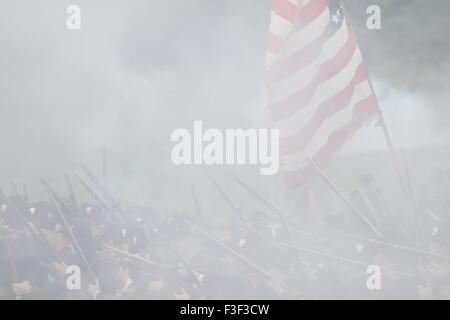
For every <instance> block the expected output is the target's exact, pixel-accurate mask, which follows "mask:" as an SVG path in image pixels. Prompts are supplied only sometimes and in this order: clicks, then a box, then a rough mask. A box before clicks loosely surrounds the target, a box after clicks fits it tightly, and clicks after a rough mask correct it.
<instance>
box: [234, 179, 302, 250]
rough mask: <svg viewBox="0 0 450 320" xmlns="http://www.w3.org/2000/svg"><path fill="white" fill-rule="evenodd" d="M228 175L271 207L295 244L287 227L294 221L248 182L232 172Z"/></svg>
mask: <svg viewBox="0 0 450 320" xmlns="http://www.w3.org/2000/svg"><path fill="white" fill-rule="evenodd" d="M229 175H230V176H231V178H232V180H234V181H235V182H236V183H237V184H238V185H240V186H241V187H242V188H244V189H245V190H247V191H248V192H249V193H250V194H251V195H252V196H253V197H255V198H256V199H257V200H259V201H261V202H262V203H263V204H264V205H265V206H266V207H268V208H269V209H271V210H272V211H273V212H275V214H276V215H277V216H278V218H279V219H280V220H281V221H282V223H283V225H284V226H285V228H286V230H287V232H288V233H289V238H290V239H291V242H292V243H293V244H295V242H296V241H295V238H294V236H293V235H292V233H291V231H290V229H289V227H288V222H289V223H291V224H293V225H295V223H294V222H292V221H290V219H289V218H288V217H287V216H286V214H284V212H282V211H281V210H280V209H279V208H277V207H276V206H275V205H273V204H272V203H270V202H269V201H267V200H266V199H264V197H263V196H261V195H260V194H259V193H258V192H256V191H255V190H254V189H253V188H251V187H250V186H249V185H248V184H246V183H245V182H244V181H242V180H241V179H239V178H238V177H236V176H235V175H234V174H232V173H230V172H229Z"/></svg>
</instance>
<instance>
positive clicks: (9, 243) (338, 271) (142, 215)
mask: <svg viewBox="0 0 450 320" xmlns="http://www.w3.org/2000/svg"><path fill="white" fill-rule="evenodd" d="M84 173H85V175H84V176H83V177H80V179H81V183H82V184H83V186H84V187H85V188H86V190H88V191H89V192H90V194H91V195H92V198H93V201H92V203H84V204H82V203H79V202H78V200H77V198H76V196H75V195H74V193H73V191H72V188H71V185H70V182H68V185H69V190H70V195H69V196H68V197H62V196H61V195H59V194H58V193H57V192H55V191H54V190H53V189H52V188H51V187H50V186H49V185H48V184H47V183H46V182H45V181H43V185H44V187H45V188H46V190H47V191H48V194H49V200H47V201H42V202H32V201H30V199H28V197H27V196H26V194H24V193H21V192H18V191H16V192H15V194H14V195H12V196H7V195H5V194H4V193H2V192H0V299H337V298H339V299H379V298H386V299H397V298H408V299H441V298H442V299H445V298H450V272H449V271H450V269H449V263H450V252H449V250H450V248H449V244H450V242H449V238H448V237H449V231H450V224H449V223H450V171H449V170H442V169H439V170H436V172H435V173H434V174H433V176H432V177H431V178H430V180H429V181H428V182H427V183H426V184H425V185H424V186H423V189H422V190H419V192H417V195H416V196H415V199H416V203H415V204H414V205H412V206H411V207H410V209H411V211H408V212H405V213H404V215H399V214H397V213H396V212H393V210H390V209H389V206H388V205H387V203H386V201H385V199H384V195H383V193H382V191H381V189H380V188H379V186H378V185H377V182H376V181H375V179H374V178H373V177H372V176H364V177H362V178H361V181H360V186H359V187H358V189H357V190H355V192H354V193H353V194H352V195H351V201H352V203H353V204H354V205H355V207H356V208H357V209H358V210H359V212H361V213H363V214H364V215H365V216H366V217H367V219H369V220H370V221H371V222H372V224H373V225H374V226H376V228H377V229H378V230H380V233H381V234H382V238H380V237H377V236H375V235H374V234H373V233H372V231H371V230H370V229H369V228H367V225H366V223H364V221H362V220H361V219H360V217H358V215H355V212H354V210H352V209H346V208H345V209H341V210H338V212H335V213H333V214H331V213H330V214H323V215H322V216H323V219H320V220H317V219H311V216H309V215H308V214H302V213H301V212H300V213H298V212H297V213H296V214H292V213H291V214H286V213H285V212H282V211H281V210H277V209H276V208H274V207H273V206H272V207H271V205H270V204H268V205H267V210H265V211H261V210H259V211H256V212H251V213H244V214H243V213H242V212H237V211H236V212H232V213H231V215H230V217H229V219H226V220H221V221H220V222H219V221H216V220H214V219H211V218H208V215H206V214H204V213H203V214H201V213H200V212H199V211H201V208H199V206H198V202H197V208H196V209H195V210H187V211H188V212H186V213H185V214H184V215H171V214H170V213H162V212H160V211H158V210H154V209H151V208H148V207H128V208H123V207H121V206H120V205H119V204H118V203H117V202H116V201H115V200H114V198H113V197H112V196H111V195H110V193H109V192H108V191H107V190H106V188H105V187H104V186H103V185H102V184H101V183H100V182H99V181H98V179H96V177H95V176H94V175H93V174H92V172H90V171H89V169H88V168H87V167H84ZM241 183H243V182H242V181H241ZM249 188H250V187H249ZM254 195H255V193H253V196H254ZM256 197H258V195H256ZM260 199H261V201H263V202H264V199H263V198H262V197H261V198H260ZM266 204H267V203H266ZM189 212H192V213H189ZM372 265H375V266H378V267H379V268H380V270H381V274H380V281H379V283H378V286H375V287H371V286H370V285H369V284H368V278H369V277H370V276H371V274H368V273H367V270H368V267H369V266H372ZM73 266H75V268H73ZM75 276H79V279H78V280H79V282H80V283H79V285H78V286H77V285H75V286H74V285H73V284H74V283H76V282H77V281H76V280H74V277H75ZM73 281H75V282H73ZM71 284H72V285H71Z"/></svg>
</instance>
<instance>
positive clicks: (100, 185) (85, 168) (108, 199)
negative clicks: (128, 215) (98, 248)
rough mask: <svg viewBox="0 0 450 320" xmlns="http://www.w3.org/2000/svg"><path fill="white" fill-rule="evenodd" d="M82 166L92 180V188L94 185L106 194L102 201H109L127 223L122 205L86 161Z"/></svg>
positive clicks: (118, 215)
mask: <svg viewBox="0 0 450 320" xmlns="http://www.w3.org/2000/svg"><path fill="white" fill-rule="evenodd" d="M80 166H81V169H82V170H83V171H84V172H85V174H86V175H87V177H88V178H89V179H90V180H91V182H92V184H91V188H90V189H91V190H93V189H94V187H96V188H97V189H98V190H99V191H100V193H101V194H103V196H104V197H101V198H102V199H103V200H102V202H104V203H107V204H108V207H109V208H110V209H112V210H113V211H114V212H115V213H116V215H117V217H118V218H119V220H120V221H122V222H123V223H125V222H126V221H125V218H124V216H125V214H124V212H123V211H122V209H121V208H120V205H119V204H118V203H117V202H116V201H115V200H114V198H113V197H112V196H111V194H110V193H109V192H108V190H106V188H105V187H104V186H103V185H102V184H101V183H100V182H99V181H98V179H97V178H96V177H95V175H94V174H93V173H92V171H91V170H90V169H89V167H88V166H87V164H86V163H84V162H82V163H81V165H80ZM85 182H86V181H85ZM86 183H87V182H86ZM98 196H99V195H98V194H97V197H98Z"/></svg>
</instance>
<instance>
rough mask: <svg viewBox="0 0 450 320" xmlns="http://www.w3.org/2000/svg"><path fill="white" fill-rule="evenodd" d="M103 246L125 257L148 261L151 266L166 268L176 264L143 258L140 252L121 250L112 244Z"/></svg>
mask: <svg viewBox="0 0 450 320" xmlns="http://www.w3.org/2000/svg"><path fill="white" fill-rule="evenodd" d="M103 247H104V248H105V249H108V250H111V251H113V252H115V253H118V254H120V255H122V256H124V257H127V258H131V259H134V260H137V261H140V262H143V263H146V264H148V265H151V266H158V267H164V268H175V267H174V266H171V265H168V264H164V263H160V262H156V261H152V260H149V259H146V258H142V257H141V256H139V255H138V254H132V253H129V252H127V251H124V250H120V249H117V248H114V247H111V246H106V245H104V246H103Z"/></svg>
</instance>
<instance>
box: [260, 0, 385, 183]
mask: <svg viewBox="0 0 450 320" xmlns="http://www.w3.org/2000/svg"><path fill="white" fill-rule="evenodd" d="M266 68H267V80H268V81H267V85H268V93H269V94H268V97H269V112H270V114H271V117H272V121H273V122H274V125H275V127H276V128H279V129H280V152H281V157H282V165H283V171H284V174H285V178H286V181H287V184H288V186H289V187H292V188H296V187H300V186H303V185H305V184H307V183H309V182H311V181H312V180H313V179H314V177H315V176H316V173H315V171H314V169H313V168H312V167H311V164H310V163H309V161H308V159H312V160H313V161H314V162H315V163H316V164H317V165H318V166H319V167H320V168H324V167H326V166H327V165H328V164H329V162H330V160H331V159H332V158H333V156H334V155H335V154H336V153H337V152H338V151H339V150H340V149H341V148H342V147H343V145H344V143H345V141H346V140H347V139H348V138H349V137H350V136H351V135H352V134H353V133H354V132H355V131H357V130H358V129H359V128H361V127H362V126H364V125H368V124H369V123H373V122H374V121H373V120H374V119H376V114H377V108H378V107H377V102H376V98H375V96H374V94H373V91H372V88H371V85H370V82H369V81H368V78H367V74H366V70H365V66H364V64H363V60H362V57H361V52H360V50H359V48H358V44H357V42H356V39H355V36H354V35H353V34H352V32H351V30H350V29H349V26H348V24H347V21H346V18H345V15H344V12H343V8H342V5H341V2H340V1H339V0H272V12H271V25H270V31H269V35H268V44H267V54H266Z"/></svg>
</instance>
